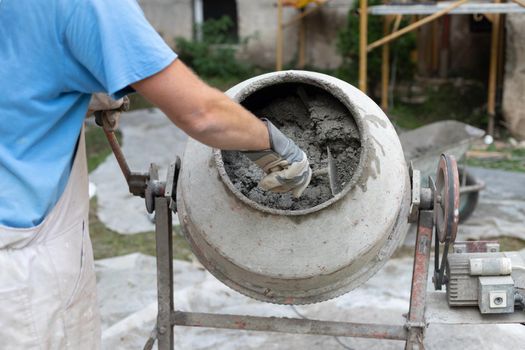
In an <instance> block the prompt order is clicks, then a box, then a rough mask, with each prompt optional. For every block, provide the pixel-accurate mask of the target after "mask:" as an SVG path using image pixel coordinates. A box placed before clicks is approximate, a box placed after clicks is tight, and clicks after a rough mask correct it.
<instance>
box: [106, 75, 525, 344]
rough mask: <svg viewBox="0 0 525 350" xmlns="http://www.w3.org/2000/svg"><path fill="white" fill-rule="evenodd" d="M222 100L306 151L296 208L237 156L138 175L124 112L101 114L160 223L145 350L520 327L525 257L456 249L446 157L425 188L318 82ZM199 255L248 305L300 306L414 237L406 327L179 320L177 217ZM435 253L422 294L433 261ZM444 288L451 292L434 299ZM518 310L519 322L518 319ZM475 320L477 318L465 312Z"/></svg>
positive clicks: (392, 138) (353, 103) (240, 89)
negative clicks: (238, 335)
mask: <svg viewBox="0 0 525 350" xmlns="http://www.w3.org/2000/svg"><path fill="white" fill-rule="evenodd" d="M227 93H228V95H229V96H230V97H231V98H232V99H234V100H236V101H238V102H240V103H241V104H243V105H244V106H245V107H246V108H247V109H249V110H252V111H253V112H254V114H255V115H258V116H264V117H267V118H268V119H270V120H271V121H272V122H273V123H274V124H275V125H278V127H280V128H281V129H283V130H285V132H286V133H287V134H288V135H290V136H291V137H293V138H294V141H295V142H297V143H298V144H299V145H300V146H301V148H302V149H306V152H307V153H308V155H309V157H311V160H312V166H313V173H314V177H313V180H312V183H311V185H310V186H309V187H308V189H307V190H306V191H305V192H304V195H303V196H302V197H301V198H299V199H294V198H291V197H289V195H286V194H269V193H265V192H261V191H260V189H258V187H257V186H256V183H257V180H258V178H259V177H260V176H262V174H260V173H257V171H258V170H257V169H254V168H250V165H249V164H247V163H244V162H245V161H246V159H243V157H242V155H239V154H237V153H235V152H233V153H232V152H222V151H219V150H214V149H211V148H209V147H206V146H204V145H202V144H199V143H197V142H195V141H189V143H188V145H187V148H186V154H185V157H184V161H183V162H181V161H180V159H177V160H176V161H175V162H174V163H173V164H171V165H170V167H169V169H168V173H167V177H166V180H160V179H159V177H158V171H157V168H156V166H155V165H152V166H151V167H150V170H149V172H148V173H137V172H132V171H131V170H130V168H129V166H128V164H127V162H126V159H125V157H124V154H123V153H122V150H121V149H120V146H119V144H118V141H117V138H116V136H115V133H114V129H115V125H116V115H117V114H118V113H120V111H105V112H100V113H99V114H98V115H97V116H96V121H97V124H99V125H100V126H102V127H103V129H104V132H105V134H106V136H107V138H108V141H109V143H110V146H111V148H112V150H113V152H114V154H115V156H116V159H117V161H118V163H119V166H120V168H121V170H122V172H123V174H124V177H125V178H126V181H127V183H128V186H129V191H130V192H131V193H132V194H133V195H135V196H140V197H143V198H144V199H145V204H146V209H147V211H148V212H149V213H153V212H154V213H155V228H156V229H155V240H156V255H157V299H158V315H157V323H156V325H155V328H154V329H153V330H152V332H151V337H150V338H149V339H148V341H147V342H146V345H145V347H144V349H152V347H153V345H154V343H155V342H158V348H159V349H161V350H172V349H174V326H189V327H213V328H222V329H235V330H254V331H266V332H282V333H296V334H310V335H331V336H342V337H362V338H373V339H390V340H400V341H405V344H406V349H415V348H418V347H419V348H420V347H421V346H422V345H423V339H424V331H425V329H426V327H427V326H428V324H430V323H436V324H479V323H525V313H517V312H515V310H521V309H522V308H523V307H524V306H525V292H524V291H525V255H523V254H521V253H517V252H506V253H505V252H503V253H500V252H499V244H498V243H497V242H493V241H469V242H457V241H456V233H457V230H458V222H459V198H460V197H459V195H460V182H459V175H458V167H457V162H456V160H455V158H454V157H453V156H449V155H447V154H443V155H441V156H440V157H439V158H438V159H436V165H437V167H436V170H437V171H436V176H435V177H434V178H432V177H430V178H429V181H428V184H427V185H422V175H421V172H420V171H419V170H417V169H413V168H412V167H410V168H407V164H406V163H405V157H404V154H403V150H402V148H401V144H400V141H399V139H398V137H397V134H396V132H395V130H394V128H393V126H392V125H391V123H390V122H389V120H388V119H387V117H386V116H385V115H384V114H383V112H382V111H381V109H380V108H379V107H378V106H377V105H376V104H375V103H374V102H373V101H372V100H370V99H369V98H368V97H367V96H366V95H364V94H363V93H362V92H360V91H359V90H357V89H356V88H354V87H352V86H351V85H349V84H347V83H345V82H343V81H340V80H338V79H336V78H333V77H330V76H327V75H324V74H319V73H313V72H303V71H288V72H276V73H270V74H266V75H262V76H259V77H255V78H252V79H250V80H247V81H245V82H243V83H241V84H239V85H237V86H235V87H233V88H232V89H230V90H229V91H228V92H227ZM173 213H177V214H178V215H179V218H180V222H181V228H182V231H183V232H184V235H185V236H186V238H187V240H188V241H189V242H190V245H191V248H192V250H193V252H194V254H195V255H196V256H197V257H198V259H199V260H200V261H201V262H202V264H203V265H204V266H205V267H206V268H207V269H208V270H209V271H210V272H211V273H212V274H214V275H215V276H216V277H217V278H218V279H219V280H221V281H222V282H223V283H225V284H226V285H228V286H230V287H231V288H233V289H235V290H237V291H239V292H240V293H243V294H245V295H248V296H250V297H253V298H256V299H259V300H262V301H265V302H270V303H280V304H306V303H314V302H319V301H323V300H327V299H330V298H335V297H337V296H339V295H341V294H343V293H346V292H348V291H350V290H351V289H353V288H356V287H358V286H359V285H360V284H362V283H364V282H365V281H366V280H367V279H369V278H370V277H371V276H372V275H373V274H374V273H375V272H376V271H378V270H379V269H380V268H381V266H383V264H384V263H385V262H386V261H387V260H388V259H389V258H390V257H391V255H392V254H393V253H394V251H395V250H396V248H397V247H398V246H399V245H400V244H401V242H403V239H404V236H405V234H406V232H407V229H408V225H409V223H414V224H416V225H417V234H416V241H415V246H414V267H413V274H412V284H411V292H410V308H409V310H408V312H407V315H406V323H405V324H404V325H399V324H394V325H392V324H380V323H373V324H371V323H369V324H365V323H352V322H334V321H321V320H313V319H304V318H280V317H257V316H249V315H227V314H216V313H199V312H191V311H180V310H176V309H175V301H174V293H173V292H174V285H177V281H175V284H174V281H173V245H172V235H173V232H172V214H173ZM432 244H433V246H434V269H433V272H434V274H433V277H432V281H433V284H434V289H435V290H436V291H434V292H429V291H428V290H427V286H428V274H429V270H430V255H431V254H430V251H431V247H432ZM443 286H446V292H443V291H441V289H442V288H443ZM515 306H516V308H515ZM473 307H474V308H477V309H479V310H475V309H473Z"/></svg>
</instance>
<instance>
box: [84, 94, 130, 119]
mask: <svg viewBox="0 0 525 350" xmlns="http://www.w3.org/2000/svg"><path fill="white" fill-rule="evenodd" d="M123 104H124V98H120V99H118V100H114V99H113V98H111V97H110V96H109V95H108V94H105V93H102V92H97V93H95V94H93V95H92V96H91V101H89V106H88V114H89V115H91V114H93V113H95V112H98V111H110V110H114V109H120V107H121V106H122V105H123Z"/></svg>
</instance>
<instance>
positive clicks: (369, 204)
mask: <svg viewBox="0 0 525 350" xmlns="http://www.w3.org/2000/svg"><path fill="white" fill-rule="evenodd" d="M283 86H286V87H288V88H286V89H284V88H281V87H283ZM301 86H302V87H305V88H312V89H313V88H315V89H321V90H323V91H325V92H327V93H329V94H330V95H331V96H333V97H334V98H335V99H337V100H338V101H339V102H340V103H342V106H344V108H346V109H347V112H348V116H349V118H353V123H354V125H357V129H358V137H359V140H360V145H361V147H360V150H359V155H358V156H359V158H358V163H357V167H356V168H355V170H354V171H353V173H352V174H351V178H350V179H349V181H346V182H345V183H344V184H343V186H342V189H341V190H340V192H339V193H337V194H336V195H335V196H333V197H331V198H330V199H328V200H326V201H324V202H322V203H319V204H317V205H315V206H313V207H311V208H305V209H296V210H286V209H279V208H272V207H268V206H265V205H264V204H261V203H257V202H256V201H254V200H252V199H250V198H248V197H246V196H245V195H244V194H243V193H241V191H239V189H238V187H236V186H235V185H234V183H233V182H232V181H231V179H230V178H229V175H228V173H227V171H226V169H225V163H224V159H223V153H222V152H221V151H219V150H214V149H212V148H210V147H207V146H205V145H203V144H201V143H198V142H196V141H194V140H189V141H188V144H187V146H186V150H185V153H184V159H183V161H182V168H181V174H180V176H179V180H178V187H177V208H178V214H179V218H180V222H181V228H182V231H183V233H184V235H185V236H186V238H187V240H188V241H189V242H190V245H191V248H192V250H193V252H194V254H195V255H196V256H197V258H198V259H199V260H200V262H201V263H202V264H203V265H204V266H205V267H206V269H208V270H209V271H210V272H211V273H212V274H213V275H214V276H215V277H217V278H218V279H219V280H220V281H222V282H223V283H225V284H226V285H228V286H229V287H231V288H233V289H234V290H236V291H238V292H240V293H242V294H245V295H247V296H250V297H253V298H255V299H258V300H262V301H265V302H271V303H279V304H308V303H314V302H319V301H324V300H327V299H331V298H334V297H337V296H339V295H341V294H344V293H346V292H348V291H350V290H352V289H353V288H355V287H357V286H359V285H360V284H362V283H364V282H365V281H366V280H368V279H369V278H370V277H371V276H372V275H373V274H374V273H375V272H377V271H378V270H379V269H380V268H381V267H382V266H383V265H384V264H385V262H386V261H387V260H388V258H389V257H390V256H391V255H392V254H393V253H394V251H395V249H396V248H397V247H398V246H399V245H400V244H401V243H402V242H403V239H404V236H405V234H406V231H407V228H408V223H407V216H408V210H409V202H410V181H409V177H408V169H407V166H406V163H405V157H404V155H403V150H402V148H401V144H400V142H399V139H398V137H397V134H396V132H395V130H394V128H393V126H392V124H391V123H390V121H389V120H388V118H387V117H386V116H385V114H384V113H383V112H382V110H381V109H380V108H379V107H378V106H377V105H376V104H375V103H374V102H373V101H372V100H371V99H370V98H368V97H367V96H366V95H365V94H363V93H362V92H361V91H359V90H358V89H356V88H354V87H353V86H351V85H349V84H347V83H346V82H344V81H341V80H339V79H336V78H333V77H331V76H328V75H324V74H320V73H313V72H305V71H283V72H275V73H269V74H264V75H261V76H258V77H255V78H252V79H249V80H246V81H244V82H242V83H240V84H238V85H236V86H235V87H233V88H231V89H230V90H228V92H227V94H228V96H230V97H231V98H232V99H233V100H235V101H238V102H240V103H243V102H246V101H248V100H250V97H253V96H256V95H257V94H259V95H261V94H262V95H265V94H268V96H266V97H267V102H268V101H270V100H271V99H273V98H281V99H282V98H283V97H285V96H283V95H286V94H287V93H290V94H294V93H296V92H295V91H296V90H294V88H293V87H296V88H300V87H301ZM289 87H292V88H289ZM273 90H276V91H277V90H278V91H279V93H278V94H277V96H273V95H272V94H271V91H273ZM287 91H288V92H287ZM259 97H261V96H259ZM262 97H263V98H264V97H265V96H262ZM259 100H260V99H259ZM245 107H247V108H248V109H250V106H249V105H245Z"/></svg>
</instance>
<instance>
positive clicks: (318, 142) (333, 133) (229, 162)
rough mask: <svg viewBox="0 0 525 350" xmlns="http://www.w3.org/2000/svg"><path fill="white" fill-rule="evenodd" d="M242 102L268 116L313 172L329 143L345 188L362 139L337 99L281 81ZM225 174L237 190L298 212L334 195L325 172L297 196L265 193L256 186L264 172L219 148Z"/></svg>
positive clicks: (321, 164) (323, 159)
mask: <svg viewBox="0 0 525 350" xmlns="http://www.w3.org/2000/svg"><path fill="white" fill-rule="evenodd" d="M243 105H244V106H245V107H246V108H248V109H249V110H251V111H252V112H253V113H254V114H255V115H257V116H258V117H260V118H267V119H269V120H270V121H271V122H272V123H273V124H275V126H277V127H278V128H279V129H280V130H281V131H282V132H283V133H284V134H285V135H287V136H288V137H290V138H291V139H292V140H294V142H295V143H296V144H297V145H298V146H299V147H301V149H303V150H304V151H305V152H306V154H307V155H308V159H309V161H310V163H311V167H312V169H313V170H314V172H316V171H317V170H320V169H324V168H326V167H327V166H328V155H327V147H329V148H330V151H331V154H332V158H333V159H334V162H335V166H336V169H337V171H336V173H337V175H336V177H337V182H338V183H339V184H340V187H341V188H343V187H344V186H345V184H347V183H348V182H349V181H350V180H351V179H352V175H353V174H354V172H355V169H356V167H357V165H358V163H359V155H360V150H361V142H360V138H359V131H358V128H357V126H356V124H355V121H354V119H353V118H352V115H351V114H350V112H349V111H348V109H346V107H345V106H344V105H343V104H342V103H341V102H339V100H337V99H336V98H335V97H333V96H331V95H330V94H329V93H327V92H325V91H324V90H321V89H319V88H317V87H313V86H309V85H304V84H302V85H298V84H281V85H278V86H271V87H269V88H264V89H261V90H259V91H257V92H256V93H254V94H253V95H251V96H250V97H248V98H247V99H246V100H245V101H244V102H243ZM222 155H223V160H224V166H225V169H226V173H227V174H228V176H229V177H230V180H231V181H232V183H233V184H234V186H235V188H237V189H238V190H239V191H241V193H242V194H244V195H245V196H246V197H248V198H249V199H251V200H253V201H255V202H257V203H259V204H262V205H265V206H267V207H270V208H274V209H283V210H299V209H307V208H311V207H314V206H316V205H318V204H321V203H323V202H326V201H327V200H329V199H330V198H332V193H331V190H330V183H329V179H328V176H327V175H326V174H324V175H321V174H319V175H316V176H313V178H312V181H311V184H310V186H308V188H307V189H306V190H305V192H304V194H303V195H302V196H301V198H299V199H295V198H293V197H292V195H291V194H289V193H288V194H275V193H270V192H265V191H263V190H262V189H260V188H259V187H258V186H257V184H258V182H259V181H260V180H261V179H262V178H263V176H264V172H263V171H262V170H261V169H259V168H258V167H257V166H256V165H254V164H253V163H252V162H250V161H249V160H248V158H246V157H245V156H243V155H242V154H241V153H240V152H232V151H224V152H222Z"/></svg>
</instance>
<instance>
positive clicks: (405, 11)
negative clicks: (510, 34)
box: [359, 0, 525, 135]
mask: <svg viewBox="0 0 525 350" xmlns="http://www.w3.org/2000/svg"><path fill="white" fill-rule="evenodd" d="M512 1H513V3H512V2H510V3H504V2H501V0H494V1H493V2H479V1H478V2H473V1H469V0H458V1H454V2H448V1H443V2H434V3H413V4H384V5H377V6H370V7H368V2H367V0H360V1H359V89H360V90H361V91H363V92H365V93H366V90H367V58H368V52H370V51H372V50H373V49H375V48H378V47H380V46H382V58H381V59H382V64H381V107H382V108H383V110H386V109H387V108H388V85H389V74H390V67H389V58H390V47H389V43H390V42H391V41H393V40H395V39H397V38H399V37H401V36H403V35H404V34H407V33H409V32H411V31H414V30H416V29H418V28H419V27H421V26H423V25H425V24H428V23H430V22H432V21H435V20H436V19H438V18H440V17H442V16H445V15H464V14H473V15H477V14H482V15H483V16H484V17H486V18H487V19H488V20H489V21H490V22H491V23H492V33H491V49H490V63H489V78H488V96H487V113H488V115H489V124H488V130H487V132H488V133H489V134H490V135H493V134H494V119H495V115H496V84H497V67H498V64H499V60H500V57H499V56H500V55H499V52H500V51H501V45H500V42H501V41H502V33H503V31H502V29H503V26H502V24H503V23H502V17H501V15H502V14H507V13H525V0H512ZM369 15H378V16H384V20H383V31H384V36H383V37H382V38H381V39H379V40H377V41H374V42H372V43H368V16H369ZM403 15H417V16H425V15H426V16H425V17H422V18H420V19H419V20H417V21H415V22H413V23H411V24H409V25H407V26H405V27H403V28H401V29H399V25H400V22H401V18H402V16H403ZM391 27H393V28H392V30H391Z"/></svg>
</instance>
